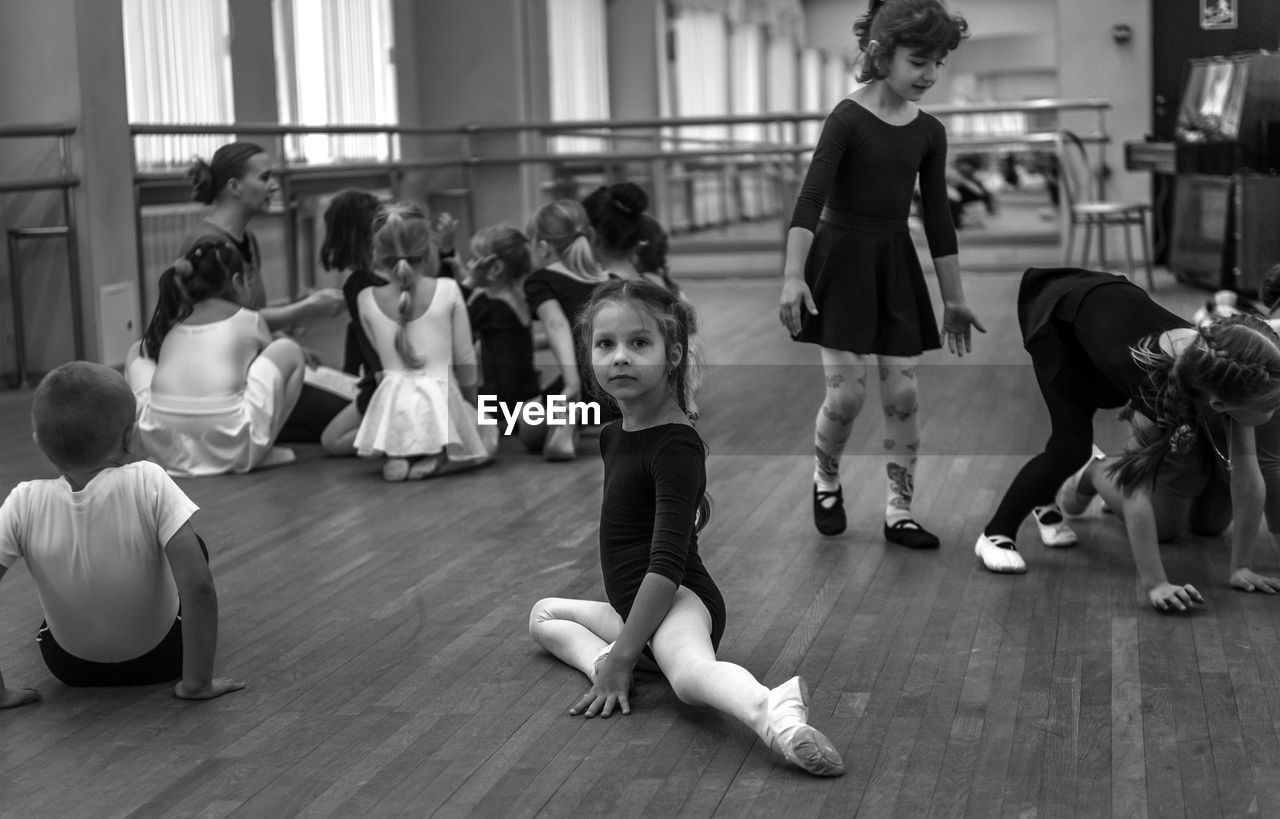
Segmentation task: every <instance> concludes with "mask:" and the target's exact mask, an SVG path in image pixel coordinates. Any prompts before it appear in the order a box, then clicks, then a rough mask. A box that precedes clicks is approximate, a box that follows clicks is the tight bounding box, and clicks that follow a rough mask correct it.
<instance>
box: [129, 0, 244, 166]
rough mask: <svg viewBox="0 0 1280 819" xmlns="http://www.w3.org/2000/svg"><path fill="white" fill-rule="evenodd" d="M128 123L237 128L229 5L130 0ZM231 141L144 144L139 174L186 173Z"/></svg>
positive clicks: (162, 139)
mask: <svg viewBox="0 0 1280 819" xmlns="http://www.w3.org/2000/svg"><path fill="white" fill-rule="evenodd" d="M121 8H122V12H123V18H124V54H125V82H126V86H127V96H128V112H129V121H130V122H135V123H144V124H166V123H182V124H197V123H198V124H214V125H226V124H230V123H231V122H232V121H233V120H234V118H235V117H234V108H233V103H232V96H231V55H230V53H229V51H228V45H227V44H228V42H229V38H230V34H231V25H230V19H229V16H228V13H227V4H226V2H225V0H183V2H181V3H174V2H172V1H171V0H123V3H122V7H121ZM226 141H227V138H226V137H224V136H143V137H138V138H137V139H136V140H134V145H135V150H136V152H137V163H138V166H139V167H153V168H154V167H163V166H177V165H186V164H187V163H188V162H190V161H191V157H192V156H193V155H197V154H198V155H200V156H204V157H208V156H210V155H211V154H212V153H213V151H215V150H217V149H218V147H219V146H220V145H222V144H223V143H224V142H226Z"/></svg>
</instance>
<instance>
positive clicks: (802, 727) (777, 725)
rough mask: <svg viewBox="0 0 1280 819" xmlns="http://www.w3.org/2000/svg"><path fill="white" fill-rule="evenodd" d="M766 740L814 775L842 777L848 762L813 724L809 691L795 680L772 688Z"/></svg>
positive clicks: (767, 710)
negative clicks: (811, 723)
mask: <svg viewBox="0 0 1280 819" xmlns="http://www.w3.org/2000/svg"><path fill="white" fill-rule="evenodd" d="M765 708H766V714H765V736H764V739H765V741H766V742H767V743H768V745H769V748H771V749H772V750H773V751H774V752H775V753H778V754H781V755H782V756H783V758H785V759H786V760H787V761H788V762H790V763H791V764H792V765H795V766H796V767H797V768H800V769H802V770H804V771H807V772H808V773H811V774H813V775H814V776H840V775H841V774H843V773H844V760H842V759H841V758H840V752H839V751H837V750H836V748H835V746H834V745H832V744H831V740H829V739H827V738H826V737H825V736H823V734H822V732H821V731H819V730H818V729H817V728H814V727H813V726H812V725H810V724H809V690H808V688H807V686H805V684H804V680H802V679H800V678H799V677H792V678H791V679H789V680H787V681H786V682H784V683H783V684H782V685H780V686H778V687H777V688H773V689H770V691H769V697H768V699H767V700H766V701H765Z"/></svg>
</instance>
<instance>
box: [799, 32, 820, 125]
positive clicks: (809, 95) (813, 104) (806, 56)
mask: <svg viewBox="0 0 1280 819" xmlns="http://www.w3.org/2000/svg"><path fill="white" fill-rule="evenodd" d="M822 91H823V89H822V52H820V51H818V50H817V49H816V48H805V49H802V50H801V51H800V110H801V111H802V112H803V113H812V112H814V111H820V110H822V108H823V105H822V102H823V99H822V97H823V94H822ZM821 131H822V123H821V122H818V121H815V120H810V121H807V122H805V123H803V124H802V125H801V127H800V139H801V140H802V141H804V142H805V143H807V144H813V143H815V142H817V141H818V134H819V133H820V132H821Z"/></svg>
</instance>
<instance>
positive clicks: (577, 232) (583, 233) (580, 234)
mask: <svg viewBox="0 0 1280 819" xmlns="http://www.w3.org/2000/svg"><path fill="white" fill-rule="evenodd" d="M579 237H582V238H584V239H585V238H586V237H587V232H586V231H585V230H575V231H574V232H573V236H572V237H571V238H570V239H569V241H571V242H576V241H578V238H579Z"/></svg>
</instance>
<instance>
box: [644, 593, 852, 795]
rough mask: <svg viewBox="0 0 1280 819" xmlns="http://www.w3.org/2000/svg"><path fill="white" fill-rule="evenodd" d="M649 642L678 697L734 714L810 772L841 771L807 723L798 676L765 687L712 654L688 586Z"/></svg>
mask: <svg viewBox="0 0 1280 819" xmlns="http://www.w3.org/2000/svg"><path fill="white" fill-rule="evenodd" d="M649 644H650V646H651V647H652V648H653V654H654V657H656V658H657V660H658V667H659V668H661V669H662V673H663V674H664V675H665V676H666V678H667V681H668V682H670V683H671V688H672V690H673V691H675V694H676V696H677V697H679V698H680V701H681V702H683V703H686V704H688V705H704V706H709V707H711V708H714V709H716V710H717V711H720V712H721V713H724V714H727V715H728V716H731V717H733V718H734V719H737V720H738V721H739V722H742V723H743V724H745V725H747V726H748V727H750V728H751V730H753V731H755V732H756V734H757V735H758V736H759V737H760V738H761V739H763V740H764V741H765V743H766V744H768V745H769V747H770V748H772V749H773V750H774V751H777V752H778V753H781V754H782V755H783V756H785V757H786V758H787V759H788V760H789V761H791V762H792V763H794V764H796V765H798V766H799V767H801V768H804V769H805V770H807V771H809V772H810V773H813V774H818V775H820V776H838V775H839V774H841V773H843V772H844V763H843V762H842V761H841V759H840V755H839V753H838V752H837V751H836V749H835V748H834V747H833V746H832V745H831V743H830V741H829V740H827V738H826V737H824V736H822V734H821V733H819V732H818V731H816V730H814V729H813V728H812V727H811V726H809V725H808V708H807V706H806V705H805V702H804V696H805V695H804V692H803V683H802V682H801V681H800V679H799V678H798V677H797V678H795V679H793V680H788V681H787V682H786V683H784V684H783V685H780V686H778V687H777V688H775V689H773V690H770V689H768V688H765V687H764V686H763V685H761V684H760V682H759V681H758V680H757V679H756V678H755V677H754V676H752V674H751V672H750V671H747V670H746V669H745V668H743V667H742V666H740V665H735V664H734V663H727V662H724V661H722V660H717V659H716V654H715V649H714V648H713V647H712V645H711V615H710V613H709V612H708V611H707V607H706V606H705V605H703V603H702V601H701V600H700V599H699V598H698V596H697V595H696V594H694V593H693V592H692V591H690V590H689V589H687V588H685V587H684V586H681V587H680V588H678V589H676V597H675V600H674V602H673V603H672V604H671V611H669V612H668V613H667V616H666V619H664V620H663V621H662V625H660V626H658V630H657V631H656V632H654V634H653V639H652V640H651V641H650V643H649Z"/></svg>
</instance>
